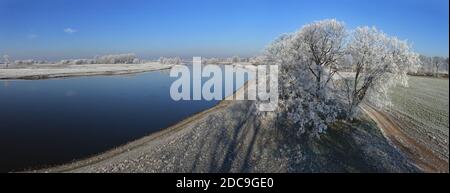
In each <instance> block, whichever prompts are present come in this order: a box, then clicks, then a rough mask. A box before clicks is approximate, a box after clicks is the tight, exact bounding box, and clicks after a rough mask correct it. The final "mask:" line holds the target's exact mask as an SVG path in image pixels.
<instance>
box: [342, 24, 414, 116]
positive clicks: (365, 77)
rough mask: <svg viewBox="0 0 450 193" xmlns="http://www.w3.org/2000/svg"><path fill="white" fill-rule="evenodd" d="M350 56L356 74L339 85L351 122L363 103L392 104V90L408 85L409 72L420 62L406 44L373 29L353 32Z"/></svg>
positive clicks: (348, 49)
mask: <svg viewBox="0 0 450 193" xmlns="http://www.w3.org/2000/svg"><path fill="white" fill-rule="evenodd" d="M347 53H348V54H349V56H350V57H351V62H350V63H349V64H350V65H351V66H350V68H351V69H352V71H353V73H352V76H347V77H342V79H341V80H340V82H341V83H342V90H343V91H344V92H345V98H346V99H347V101H346V103H347V109H346V110H347V116H348V118H350V119H351V118H353V117H354V115H355V114H356V111H357V109H358V106H359V105H360V104H361V102H363V101H364V100H368V101H370V102H371V103H372V104H375V105H378V106H384V105H386V104H389V101H390V100H389V97H388V91H389V89H390V88H391V87H393V86H395V85H397V84H403V85H407V80H408V79H407V78H408V77H407V73H408V71H411V70H413V69H415V68H416V65H417V64H418V62H419V59H418V55H417V54H416V53H414V52H413V51H412V50H411V48H410V46H409V45H408V43H407V42H406V41H401V40H399V39H397V38H396V37H389V36H388V35H386V34H385V33H383V32H381V31H379V30H377V29H376V28H374V27H372V28H369V27H359V28H357V29H356V30H354V32H353V34H352V36H351V39H350V42H349V44H348V47H347Z"/></svg>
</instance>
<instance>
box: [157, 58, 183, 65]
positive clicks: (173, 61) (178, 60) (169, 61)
mask: <svg viewBox="0 0 450 193" xmlns="http://www.w3.org/2000/svg"><path fill="white" fill-rule="evenodd" d="M158 62H159V63H161V64H182V63H183V61H182V60H181V58H180V57H174V58H165V57H161V58H159V59H158Z"/></svg>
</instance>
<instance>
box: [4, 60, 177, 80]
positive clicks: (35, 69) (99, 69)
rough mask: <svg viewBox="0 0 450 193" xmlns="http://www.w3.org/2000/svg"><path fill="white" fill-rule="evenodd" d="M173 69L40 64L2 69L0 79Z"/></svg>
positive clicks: (162, 65)
mask: <svg viewBox="0 0 450 193" xmlns="http://www.w3.org/2000/svg"><path fill="white" fill-rule="evenodd" d="M171 67H172V65H168V64H160V63H157V62H154V63H146V64H84V65H54V64H48V65H46V64H39V65H31V66H27V67H15V68H9V69H0V79H45V78H60V77H72V76H92V75H114V74H128V73H138V72H146V71H153V70H162V69H168V68H171Z"/></svg>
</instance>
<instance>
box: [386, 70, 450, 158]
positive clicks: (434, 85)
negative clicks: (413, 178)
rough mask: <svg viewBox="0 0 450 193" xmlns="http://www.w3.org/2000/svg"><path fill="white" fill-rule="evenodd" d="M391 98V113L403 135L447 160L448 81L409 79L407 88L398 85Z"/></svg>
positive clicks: (420, 78)
mask: <svg viewBox="0 0 450 193" xmlns="http://www.w3.org/2000/svg"><path fill="white" fill-rule="evenodd" d="M390 95H391V99H392V106H391V107H390V112H391V114H392V115H393V116H395V117H397V118H398V119H399V120H401V121H402V124H403V125H404V126H405V128H404V130H405V132H407V133H408V134H409V135H412V136H414V137H415V138H417V139H419V141H420V142H421V143H423V144H425V145H427V146H428V147H430V149H432V150H433V151H435V152H437V153H438V154H440V155H441V157H443V158H445V159H447V160H448V153H449V151H448V145H449V80H448V79H439V78H429V77H417V76H410V77H409V87H401V86H398V87H396V88H395V89H393V90H392V92H391V93H390Z"/></svg>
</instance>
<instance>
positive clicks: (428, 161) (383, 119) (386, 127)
mask: <svg viewBox="0 0 450 193" xmlns="http://www.w3.org/2000/svg"><path fill="white" fill-rule="evenodd" d="M361 108H362V110H363V111H364V112H366V114H367V115H369V116H370V117H371V118H372V119H373V120H374V121H375V122H376V123H377V125H378V126H379V128H380V129H381V131H382V132H383V135H385V137H386V138H387V139H388V140H389V141H390V142H391V143H392V144H393V145H394V146H395V147H397V148H398V149H399V150H400V151H401V152H403V153H404V154H405V155H406V156H407V157H408V158H409V159H410V160H412V162H413V163H414V164H416V165H417V167H419V168H420V169H421V170H422V171H424V172H448V171H449V166H448V162H447V161H445V160H443V159H441V158H439V157H438V156H437V155H435V154H434V153H433V152H432V151H431V150H430V149H428V148H427V147H425V146H424V145H422V144H420V143H419V142H417V141H416V140H415V139H414V138H412V137H410V136H409V135H407V134H406V133H405V132H403V131H402V129H401V127H400V126H399V124H398V123H397V120H395V119H394V118H393V117H391V116H389V115H388V114H386V113H384V112H382V111H380V110H377V109H376V108H374V107H371V106H369V105H362V107H361Z"/></svg>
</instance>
